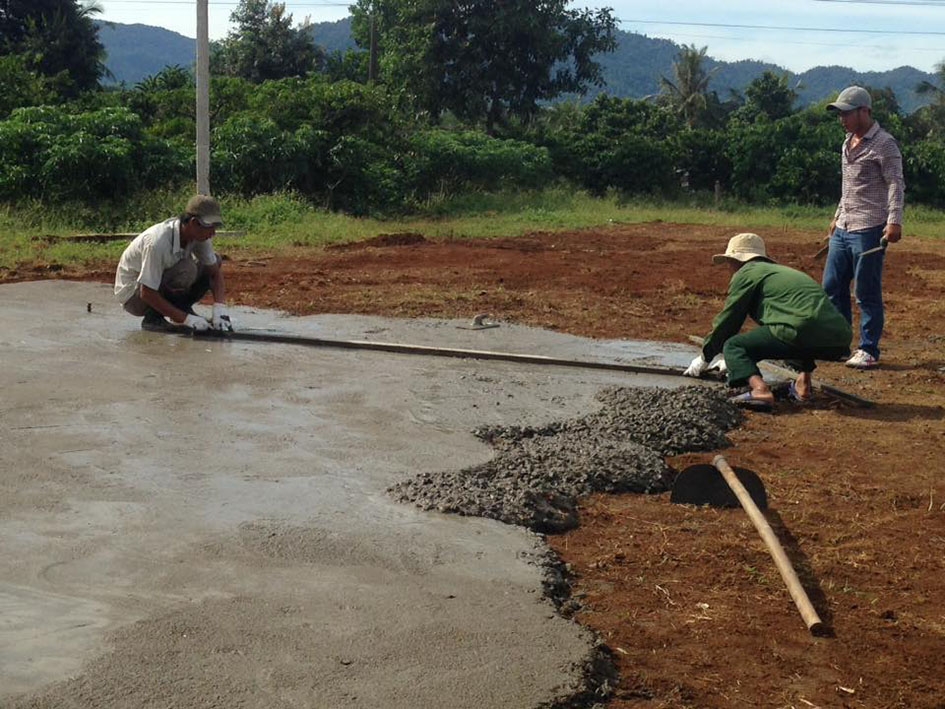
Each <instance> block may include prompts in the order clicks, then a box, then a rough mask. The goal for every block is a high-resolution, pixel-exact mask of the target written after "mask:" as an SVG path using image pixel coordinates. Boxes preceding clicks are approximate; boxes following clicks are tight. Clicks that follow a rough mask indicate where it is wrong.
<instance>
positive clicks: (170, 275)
mask: <svg viewBox="0 0 945 709" xmlns="http://www.w3.org/2000/svg"><path fill="white" fill-rule="evenodd" d="M222 223H223V219H222V217H221V216H220V205H219V203H218V202H217V201H216V200H215V199H214V198H213V197H209V196H206V195H196V196H195V197H193V198H191V200H190V201H189V202H188V203H187V206H186V207H185V208H184V213H183V214H182V215H181V216H179V217H174V218H173V219H168V220H167V221H163V222H161V223H160V224H155V225H154V226H152V227H150V228H149V229H147V230H145V231H144V232H142V233H141V234H139V235H138V236H136V237H135V239H134V240H133V241H132V242H131V243H130V244H129V245H128V248H126V249H125V251H124V253H123V254H122V255H121V260H120V261H119V262H118V271H117V272H116V273H115V297H116V298H118V300H119V302H121V304H122V305H123V306H124V308H125V310H127V311H128V312H129V313H131V314H132V315H137V316H144V319H143V320H142V321H141V327H142V328H144V329H145V330H155V331H164V330H171V329H175V325H176V326H177V327H181V326H183V327H189V328H192V329H193V330H207V329H208V328H212V329H214V330H226V331H229V330H232V329H233V327H232V325H231V323H230V317H229V315H228V314H227V309H226V286H225V284H224V281H223V270H222V268H221V259H220V257H219V256H217V254H216V253H215V252H214V251H213V246H212V245H211V244H210V240H211V239H212V238H213V235H214V233H215V232H216V228H217V227H218V226H220V225H221V224H222ZM208 290H209V291H211V292H212V293H213V317H212V319H210V320H207V319H206V318H204V317H201V316H199V315H197V314H196V313H195V312H194V310H193V305H194V303H197V302H198V301H200V299H201V298H203V297H204V295H206V293H207V291H208ZM165 318H167V319H169V320H170V321H171V323H168V322H167V320H165ZM172 323H173V324H172Z"/></svg>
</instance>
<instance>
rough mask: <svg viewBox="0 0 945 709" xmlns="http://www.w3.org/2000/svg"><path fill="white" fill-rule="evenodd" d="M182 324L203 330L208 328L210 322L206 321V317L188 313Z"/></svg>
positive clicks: (197, 330)
mask: <svg viewBox="0 0 945 709" xmlns="http://www.w3.org/2000/svg"><path fill="white" fill-rule="evenodd" d="M183 325H184V327H192V328H193V329H194V330H195V331H196V332H203V331H204V330H207V329H209V328H210V323H208V322H207V319H206V318H202V317H200V316H199V315H191V314H190V313H188V314H187V317H186V318H184V322H183Z"/></svg>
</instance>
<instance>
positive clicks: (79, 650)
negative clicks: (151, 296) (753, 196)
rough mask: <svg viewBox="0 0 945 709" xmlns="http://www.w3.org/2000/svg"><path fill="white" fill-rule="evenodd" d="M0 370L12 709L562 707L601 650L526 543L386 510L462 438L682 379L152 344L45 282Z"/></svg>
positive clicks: (566, 349)
mask: <svg viewBox="0 0 945 709" xmlns="http://www.w3.org/2000/svg"><path fill="white" fill-rule="evenodd" d="M89 303H90V304H91V312H88V311H87V304H89ZM234 310H235V312H234V320H235V321H236V325H237V327H241V328H260V329H277V330H280V331H284V332H289V333H293V334H305V335H313V336H317V337H331V338H338V339H370V340H376V341H389V342H406V343H411V344H420V345H432V346H448V347H465V348H474V349H489V350H501V351H510V352H520V353H526V354H543V355H549V356H556V357H576V358H599V359H605V360H610V361H622V362H640V363H646V364H654V363H655V364H666V365H671V366H678V367H680V368H682V367H684V366H685V365H686V364H688V362H689V360H690V359H691V357H692V356H693V354H694V352H695V348H693V347H686V346H678V347H676V346H662V345H660V346H657V345H654V344H652V343H650V344H647V343H632V342H597V341H589V340H584V339H581V338H576V337H571V336H565V335H560V334H556V333H551V332H546V331H540V330H535V329H530V328H524V327H517V326H512V325H508V324H503V325H502V326H501V327H499V328H494V329H487V330H479V331H475V330H465V329H459V328H458V327H457V325H459V324H467V323H466V321H463V322H459V321H450V322H446V321H434V320H410V321H396V320H389V319H382V318H373V317H348V316H345V317H341V316H320V317H309V318H291V317H287V316H284V315H281V314H279V313H274V312H261V311H253V310H249V309H240V308H236V309H234ZM470 316H472V314H470ZM497 317H498V318H499V319H500V320H501V314H497ZM0 362H2V367H0V436H2V438H0V461H2V462H0V700H2V701H3V702H4V706H7V705H10V706H35V707H39V706H49V707H53V706H65V705H68V706H83V707H85V706H88V707H97V708H101V709H104V708H106V707H126V706H127V707H139V706H150V705H151V704H149V702H151V701H153V700H154V698H155V697H161V698H162V699H163V700H164V701H165V704H161V706H175V707H187V706H198V705H199V706H240V707H266V708H267V709H268V708H270V707H338V706H352V707H378V706H384V707H386V708H387V709H395V708H397V707H404V708H405V709H406V708H408V707H409V708H411V709H413V708H415V707H421V706H425V707H439V706H450V707H455V708H458V707H476V708H478V709H483V708H486V707H497V708H498V707H502V708H506V707H531V706H536V705H538V704H540V703H542V702H548V701H551V700H553V699H555V698H560V697H563V696H568V695H569V694H570V693H571V692H573V691H574V688H575V687H576V686H577V685H578V684H579V681H580V667H581V665H582V663H583V662H584V661H585V659H586V658H587V657H588V653H589V649H590V644H591V641H592V639H591V638H590V637H589V635H588V633H587V632H585V631H584V630H583V629H581V628H580V627H579V626H577V625H576V624H574V623H573V622H570V621H568V620H564V619H562V618H560V617H558V616H556V615H555V614H554V611H553V608H552V606H551V605H550V604H549V603H548V602H547V601H546V600H544V599H543V598H542V597H541V588H540V581H541V569H540V568H539V567H538V566H537V565H536V564H535V563H534V561H533V560H534V558H535V554H536V552H537V551H539V550H540V542H541V540H540V538H539V537H537V536H536V535H533V534H531V533H529V532H527V531H525V530H523V529H521V528H519V527H510V526H506V525H503V524H500V523H497V522H493V521H489V520H483V519H475V518H464V517H457V516H450V515H439V514H435V513H429V512H421V511H419V510H417V509H415V508H413V507H411V506H409V505H401V504H398V503H396V502H394V501H392V500H391V499H390V498H389V497H388V495H387V494H386V493H385V490H386V488H387V487H388V486H390V485H392V484H393V483H396V482H397V481H399V480H402V479H404V478H405V477H406V476H409V475H413V474H415V473H417V472H419V471H437V470H445V469H455V468H460V467H464V466H468V465H471V464H475V463H477V462H482V461H486V460H488V459H489V457H490V456H491V455H492V451H491V450H490V449H489V448H488V447H487V446H485V445H484V444H483V443H481V442H480V441H478V440H477V439H476V438H475V437H474V436H472V435H471V433H470V431H471V430H472V429H473V428H474V427H476V426H478V425H482V424H540V423H544V422H547V421H550V420H560V419H564V418H568V417H572V416H576V415H580V414H583V413H586V412H588V411H590V410H592V409H593V408H594V406H595V404H594V401H593V396H594V394H595V392H596V391H598V390H599V389H600V388H601V387H603V386H607V385H614V384H620V385H635V384H638V385H654V384H657V385H661V386H662V385H665V386H678V385H680V384H684V383H685V380H682V379H679V378H673V377H662V378H659V377H656V378H654V377H645V376H641V375H630V374H623V373H619V372H607V371H598V370H576V369H569V368H561V367H540V366H522V365H519V364H512V363H503V362H476V361H470V360H457V359H448V358H445V359H441V358H429V357H419V356H411V355H392V354H387V353H375V352H362V351H350V350H336V349H320V348H319V349H314V348H307V347H297V346H293V345H279V344H257V343H239V342H218V341H198V340H193V339H191V338H186V337H181V336H176V335H161V334H153V333H146V332H142V331H141V330H140V329H139V327H138V320H137V319H136V318H132V317H130V316H128V315H126V314H125V313H123V312H122V311H121V309H120V308H119V307H118V306H117V305H116V304H115V303H114V302H112V300H111V298H110V288H109V287H107V286H102V285H96V284H83V283H69V282H52V281H48V282H36V283H23V284H13V285H5V286H0ZM208 697H214V698H216V699H215V701H217V702H218V703H207V698H208Z"/></svg>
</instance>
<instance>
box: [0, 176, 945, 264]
mask: <svg viewBox="0 0 945 709" xmlns="http://www.w3.org/2000/svg"><path fill="white" fill-rule="evenodd" d="M188 197H189V194H187V193H180V192H164V193H160V192H156V193H149V194H146V195H140V196H138V197H136V198H134V199H132V200H127V201H125V202H123V203H122V204H120V205H115V204H109V205H98V206H90V205H64V206H58V207H50V206H47V205H43V204H42V203H39V202H30V203H26V204H20V205H16V206H10V205H6V206H3V205H0V269H5V270H7V271H10V270H13V269H16V268H17V267H20V266H22V265H34V264H45V265H50V264H58V265H62V266H70V265H74V266H80V265H88V264H92V263H100V262H102V261H109V262H114V261H117V259H118V257H119V255H120V254H121V251H122V250H123V249H124V247H125V242H124V241H117V242H109V243H102V244H90V243H69V242H66V241H47V240H44V239H42V238H41V237H43V236H47V235H51V236H59V237H63V236H69V235H77V234H89V233H129V234H136V233H138V232H140V231H143V230H144V229H146V228H147V227H148V226H150V225H151V224H154V223H156V222H158V221H161V220H163V219H167V218H169V217H171V216H174V215H176V214H177V213H178V211H179V210H180V209H181V208H182V205H183V204H184V203H185V202H186V201H187V198H188ZM221 202H222V203H223V210H224V219H225V221H226V224H225V226H224V229H225V230H226V231H228V232H229V231H234V232H238V233H240V235H239V236H233V237H227V236H225V235H222V234H221V235H220V236H218V237H217V242H218V243H219V244H220V246H225V247H226V248H227V249H228V250H229V251H244V252H247V253H254V252H256V253H270V254H271V253H277V252H279V251H287V250H290V249H292V248H296V247H319V246H325V245H328V244H335V243H341V242H352V241H360V240H363V239H367V238H371V237H374V236H377V235H379V234H389V233H397V232H412V233H420V234H423V235H424V236H427V237H428V238H453V239H464V238H493V237H515V236H520V235H522V234H525V233H528V232H534V231H561V230H573V229H585V228H593V227H600V226H606V225H614V224H639V223H648V222H668V223H677V224H693V225H704V226H720V227H729V228H731V229H732V230H733V233H734V232H735V231H757V232H759V233H761V234H762V235H763V234H764V233H766V232H768V231H772V230H775V229H784V228H793V229H802V230H811V231H821V232H824V233H825V234H826V230H827V225H828V224H829V222H830V218H831V216H832V215H833V208H823V207H820V208H818V207H801V206H792V207H756V206H750V205H742V204H737V203H734V202H731V201H727V200H722V201H721V202H720V203H719V204H716V203H715V201H714V199H713V198H712V196H711V195H698V196H695V197H691V198H688V199H686V200H680V201H675V202H667V201H657V200H648V199H624V198H622V197H620V196H619V195H617V194H611V195H607V196H605V197H602V198H596V197H591V196H589V195H587V194H585V193H583V192H579V191H574V190H570V189H567V188H564V187H554V188H549V189H547V190H544V191H541V192H515V193H501V194H494V193H470V194H466V195H462V196H460V197H454V198H450V199H440V200H437V201H435V202H431V203H429V204H426V205H423V207H422V209H421V210H420V211H419V212H418V213H417V214H414V215H411V216H408V217H399V218H391V219H377V218H355V217H349V216H346V215H343V214H336V213H332V212H327V211H325V210H324V209H321V208H319V207H318V206H316V205H313V204H311V203H310V202H308V201H307V200H305V199H304V198H302V197H300V196H298V195H295V194H275V195H265V196H260V197H255V198H252V199H243V198H229V197H222V198H221ZM905 222H906V225H905V232H906V237H907V238H911V237H919V238H930V239H942V238H945V213H943V212H942V211H939V210H933V209H929V208H927V207H907V211H906V218H905Z"/></svg>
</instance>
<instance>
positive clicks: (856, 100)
mask: <svg viewBox="0 0 945 709" xmlns="http://www.w3.org/2000/svg"><path fill="white" fill-rule="evenodd" d="M872 107H873V99H872V98H870V92H869V91H867V90H866V89H864V88H862V87H860V86H848V87H847V88H845V89H844V90H843V91H841V92H840V95H839V96H837V100H836V101H834V102H833V103H828V104H827V110H828V111H852V110H853V109H855V108H872Z"/></svg>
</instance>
